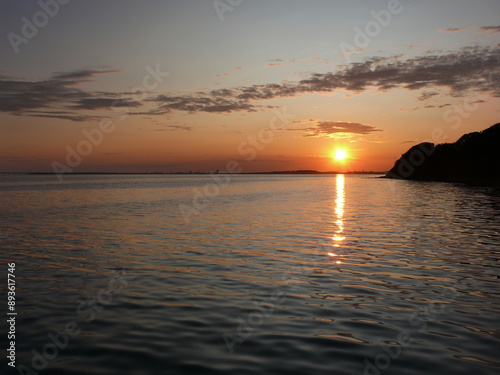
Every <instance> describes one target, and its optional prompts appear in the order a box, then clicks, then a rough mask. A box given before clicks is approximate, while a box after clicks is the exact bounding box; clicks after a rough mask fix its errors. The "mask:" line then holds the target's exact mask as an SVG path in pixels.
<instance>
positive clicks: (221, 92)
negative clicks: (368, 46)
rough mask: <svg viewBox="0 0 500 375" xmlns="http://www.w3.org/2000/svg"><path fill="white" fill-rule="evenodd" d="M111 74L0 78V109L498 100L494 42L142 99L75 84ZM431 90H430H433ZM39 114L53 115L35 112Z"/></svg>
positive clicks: (215, 108) (163, 110)
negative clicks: (382, 97)
mask: <svg viewBox="0 0 500 375" xmlns="http://www.w3.org/2000/svg"><path fill="white" fill-rule="evenodd" d="M482 29H484V31H485V32H496V31H495V30H497V29H498V27H497V26H484V27H483V28H482ZM115 72H117V71H116V70H107V71H100V70H77V71H72V72H66V73H56V74H54V75H53V76H52V77H51V78H50V79H48V80H45V81H35V82H30V81H21V80H15V79H12V78H9V77H5V76H4V75H3V76H0V112H8V113H11V114H17V115H21V114H22V113H23V112H26V111H33V110H41V111H49V110H57V109H61V108H63V109H69V110H72V111H75V110H98V109H106V108H110V107H113V106H114V107H129V108H137V107H139V106H141V105H142V104H149V105H150V107H149V108H148V109H146V110H143V111H136V112H133V111H131V112H130V113H131V114H135V115H163V114H168V113H171V112H173V111H184V112H188V113H197V112H208V113H230V112H235V111H245V112H255V111H257V110H262V109H264V108H272V106H270V105H261V104H259V102H262V101H264V100H271V99H275V98H283V97H295V96H299V95H303V94H308V93H319V94H321V93H330V92H335V91H338V90H346V91H351V92H354V93H361V92H363V91H366V90H368V89H377V90H380V91H388V90H391V89H396V88H397V89H406V90H426V91H424V92H423V93H422V94H421V95H420V97H419V99H420V100H422V101H425V100H427V99H429V98H431V97H433V96H435V95H436V94H437V92H438V91H439V93H440V95H441V96H445V95H449V96H450V95H451V96H454V97H458V96H464V95H466V94H467V93H468V92H470V91H476V92H484V93H490V94H492V95H495V96H498V97H500V45H496V46H495V47H480V46H475V47H465V48H462V49H460V50H458V51H456V52H448V53H443V52H439V51H433V52H428V53H426V54H424V55H422V56H417V57H412V58H407V59H404V56H403V55H395V56H391V57H376V56H375V57H371V58H368V59H366V60H364V61H362V62H356V63H352V64H349V65H344V66H341V67H339V69H337V70H335V71H331V72H326V73H309V74H308V76H306V77H305V78H304V79H302V80H300V81H296V82H282V83H267V84H259V85H251V86H241V87H233V88H223V89H218V90H211V91H207V92H193V93H185V94H172V93H165V94H163V95H156V96H152V97H149V98H146V99H144V100H142V103H141V102H139V101H137V100H133V99H131V97H133V96H134V95H132V94H133V93H128V94H130V95H124V94H123V93H107V92H89V91H85V90H83V89H81V88H79V87H77V86H78V85H80V84H82V83H85V82H89V80H91V79H92V77H95V76H96V75H98V74H109V73H115ZM436 90H438V91H436ZM39 115H40V116H46V117H48V116H57V115H54V114H39ZM59 116H61V117H59V118H65V117H62V116H66V117H67V119H71V120H73V121H84V120H85V118H86V117H85V116H80V115H79V114H78V113H71V114H60V115H59Z"/></svg>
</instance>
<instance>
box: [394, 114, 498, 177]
mask: <svg viewBox="0 0 500 375" xmlns="http://www.w3.org/2000/svg"><path fill="white" fill-rule="evenodd" d="M386 177H388V178H400V179H407V180H420V181H448V182H465V183H470V184H480V185H496V186H498V185H500V123H498V124H496V125H493V126H492V127H490V128H488V129H485V130H483V131H481V132H474V133H469V134H465V135H463V136H462V137H461V138H460V139H459V140H458V141H456V142H455V143H444V144H439V145H437V146H434V144H433V143H428V142H426V143H420V144H419V145H416V146H413V147H412V148H410V149H409V150H408V151H407V152H405V153H404V154H403V155H402V156H401V158H400V159H399V160H398V161H396V163H395V164H394V167H393V168H392V169H391V170H390V171H389V172H388V173H387V174H386Z"/></svg>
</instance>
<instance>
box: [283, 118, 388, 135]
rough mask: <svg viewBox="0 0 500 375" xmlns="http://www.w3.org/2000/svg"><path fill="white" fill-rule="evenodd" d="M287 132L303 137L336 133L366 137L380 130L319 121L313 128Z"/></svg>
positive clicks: (362, 125)
mask: <svg viewBox="0 0 500 375" xmlns="http://www.w3.org/2000/svg"><path fill="white" fill-rule="evenodd" d="M289 130H292V131H302V132H305V133H306V134H305V135H304V137H320V136H330V135H332V134H338V133H344V134H358V135H367V134H371V133H373V132H379V131H381V130H380V129H377V128H376V127H374V126H371V125H365V124H360V123H358V122H345V121H319V122H317V123H316V124H314V125H313V126H311V127H308V128H305V129H289Z"/></svg>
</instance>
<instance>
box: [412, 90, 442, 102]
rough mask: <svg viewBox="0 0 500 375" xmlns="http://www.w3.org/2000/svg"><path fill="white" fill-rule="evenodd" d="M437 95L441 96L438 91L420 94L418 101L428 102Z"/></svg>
mask: <svg viewBox="0 0 500 375" xmlns="http://www.w3.org/2000/svg"><path fill="white" fill-rule="evenodd" d="M436 95H439V93H438V92H437V91H424V92H422V93H421V94H420V96H419V97H418V98H417V100H419V101H421V102H422V101H426V100H428V99H430V98H432V97H433V96H436Z"/></svg>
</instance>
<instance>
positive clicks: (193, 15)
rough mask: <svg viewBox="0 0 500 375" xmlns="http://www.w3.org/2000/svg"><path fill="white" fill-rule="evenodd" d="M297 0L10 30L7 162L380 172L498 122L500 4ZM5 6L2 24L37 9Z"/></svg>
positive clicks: (107, 9) (5, 71)
mask: <svg viewBox="0 0 500 375" xmlns="http://www.w3.org/2000/svg"><path fill="white" fill-rule="evenodd" d="M292 2H293V3H294V6H293V7H292V6H291V3H290V2H286V3H285V2H281V4H282V7H278V6H276V4H274V5H270V4H267V5H265V4H261V3H259V4H250V2H247V3H245V4H244V5H241V6H240V7H237V8H235V9H234V11H233V12H229V13H225V14H223V15H222V17H221V16H220V14H218V13H217V11H215V10H214V9H212V8H211V5H210V2H208V3H207V4H208V5H204V6H202V5H200V4H199V3H197V2H191V1H186V2H183V3H182V4H179V3H177V2H165V3H164V4H157V3H155V2H146V3H144V4H143V5H141V6H140V8H137V7H139V5H137V4H136V3H133V2H126V3H127V7H124V8H123V9H122V10H121V11H120V12H119V13H116V12H115V11H114V10H113V8H112V7H111V6H110V5H109V4H108V5H106V4H101V3H99V2H95V3H93V5H92V6H90V5H88V4H90V3H75V4H68V5H65V8H64V9H63V8H61V10H60V11H61V12H60V14H58V15H56V16H54V17H53V18H52V19H51V20H50V25H48V26H47V27H46V28H44V29H42V28H40V30H39V32H38V34H37V35H36V36H35V37H33V38H30V39H29V40H28V39H27V40H28V42H27V43H18V44H16V43H15V39H12V38H10V39H9V38H5V39H3V40H2V42H1V43H0V48H1V49H2V50H3V51H5V53H3V56H5V59H4V66H3V67H2V71H0V130H1V135H2V137H1V138H0V171H1V172H53V171H56V172H57V169H59V170H61V168H63V171H64V173H67V172H69V171H72V172H90V171H99V172H145V171H154V170H157V171H161V172H170V171H174V172H178V171H184V172H185V171H198V170H199V171H203V172H208V171H215V170H217V169H219V170H221V171H222V170H224V168H225V166H226V163H227V162H228V161H229V160H232V159H233V160H237V161H238V162H239V163H240V165H241V166H242V168H243V171H244V172H256V171H273V170H298V169H315V170H319V171H331V170H334V171H353V170H376V171H386V170H388V169H390V168H391V167H392V165H393V164H394V161H395V160H396V159H397V158H398V157H399V156H400V155H401V154H402V153H403V152H404V151H406V150H407V149H408V148H409V147H411V146H412V145H414V144H415V143H418V142H422V141H433V142H435V143H440V142H445V141H446V142H454V141H455V140H457V139H458V138H459V137H460V136H461V135H463V134H464V133H468V132H471V131H478V130H482V129H485V128H487V127H489V126H491V125H493V124H494V123H497V122H499V111H500V110H499V108H500V98H499V97H500V93H499V91H498V87H499V86H500V85H499V84H498V83H499V82H498V77H499V66H500V47H499V42H500V38H499V37H500V27H499V26H495V22H496V20H497V19H498V17H497V16H498V14H500V3H498V2H495V1H483V2H475V3H474V5H472V3H471V2H469V3H467V4H468V5H467V7H472V6H473V7H474V8H473V10H474V12H464V9H463V7H462V8H460V7H458V6H457V5H456V3H454V2H449V3H450V4H449V5H450V7H449V8H448V11H447V12H446V14H444V13H443V14H441V15H440V16H439V17H438V16H437V15H432V14H433V12H431V10H432V9H429V8H435V9H434V10H435V11H436V12H437V11H438V10H439V9H441V7H442V4H439V5H438V4H433V5H432V4H431V5H429V4H427V5H425V6H424V5H422V4H414V3H410V2H408V1H401V2H400V5H399V7H398V8H394V9H392V10H391V9H389V8H388V2H386V1H375V2H373V3H370V5H366V4H365V5H363V6H361V7H358V8H356V9H354V8H353V5H352V4H350V3H349V2H345V3H339V4H337V5H335V4H332V3H331V2H324V1H318V3H317V7H316V8H314V9H311V7H307V6H305V5H304V4H303V3H301V2H295V1H292ZM278 3H279V2H277V4H278ZM452 4H453V5H452ZM464 4H466V3H464ZM464 6H465V5H464ZM3 7H4V8H5V9H2V10H3V12H2V17H3V18H2V19H4V21H5V22H4V23H3V26H2V31H3V32H4V33H3V34H2V35H12V33H14V34H16V35H19V36H23V34H22V30H23V29H22V26H23V24H22V21H21V19H22V17H27V19H30V17H29V16H30V14H34V13H35V12H37V11H39V10H38V8H37V5H36V4H32V5H25V6H23V7H21V6H18V5H14V4H9V5H3ZM96 7H97V8H96ZM205 7H208V8H205ZM263 8H265V9H263ZM471 9H472V8H471ZM354 10H355V12H354ZM63 11H64V12H63ZM113 12H115V13H113ZM374 14H375V15H374ZM131 15H134V22H133V23H132V24H131V25H129V24H128V23H127V22H125V21H126V20H127V19H128V18H127V17H130V16H131ZM259 15H260V16H259ZM387 15H389V16H387ZM259 17H260V18H259ZM377 17H378V18H377ZM380 17H382V18H380ZM383 17H389V18H386V19H389V21H388V22H387V23H386V24H385V23H384V24H383V25H382V24H381V23H383V22H382V21H380V20H383ZM257 19H259V21H258V22H257V21H256V20H257ZM90 20H92V25H93V28H92V29H89V28H88V26H86V25H88V22H89V21H90ZM162 20H165V22H163V21H162ZM299 20H300V21H301V22H302V23H301V25H303V28H302V29H301V30H297V29H295V28H294V27H293V25H297V23H294V22H298V21H299ZM377 20H378V21H377ZM167 21H168V22H167ZM374 22H375V23H376V22H379V24H378V29H377V26H376V25H375V23H374ZM127 25H128V26H127ZM466 26H467V27H466ZM370 27H372V29H370ZM82 30H83V31H82ZM85 30H86V31H87V32H85ZM359 30H361V33H363V31H364V32H365V34H366V33H367V34H368V35H372V36H371V37H369V36H368V37H367V38H366V40H365V42H366V41H368V42H367V43H359V42H360V39H359V38H360V36H359V32H360V31H359ZM9 33H10V34H9ZM370 33H371V34H370ZM62 36H64V38H63V37H62ZM365 36H366V35H365ZM346 46H348V47H346ZM68 51H71V52H70V53H68ZM138 90H139V91H140V92H141V93H140V94H138ZM102 124H105V125H102ZM101 126H106V127H107V128H106V132H104V131H102V130H100V127H101ZM89 132H90V134H94V136H95V137H96V138H94V139H93V140H89V138H88V137H87V136H86V135H85V134H89ZM98 133H99V134H98ZM92 142H93V143H92ZM339 148H341V149H344V150H346V152H347V158H346V160H344V161H342V162H340V161H338V160H336V159H335V158H333V157H332V155H333V152H334V151H335V150H336V149H339Z"/></svg>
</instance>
